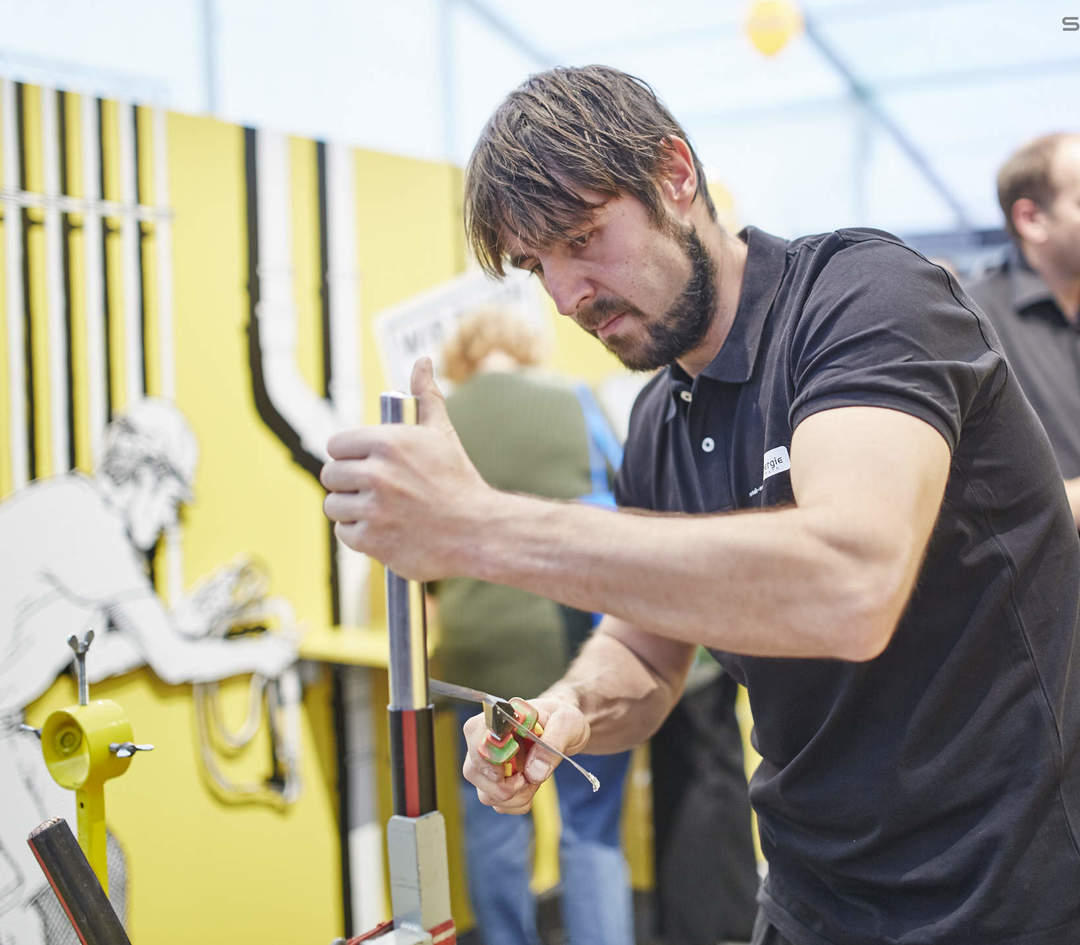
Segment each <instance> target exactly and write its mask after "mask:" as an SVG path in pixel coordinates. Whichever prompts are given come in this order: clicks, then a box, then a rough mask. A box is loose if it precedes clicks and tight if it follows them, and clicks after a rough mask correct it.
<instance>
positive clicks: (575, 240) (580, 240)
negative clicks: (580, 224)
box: [570, 233, 592, 249]
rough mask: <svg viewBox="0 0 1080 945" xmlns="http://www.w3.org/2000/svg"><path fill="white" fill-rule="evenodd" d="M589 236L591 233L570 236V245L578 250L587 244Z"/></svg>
mask: <svg viewBox="0 0 1080 945" xmlns="http://www.w3.org/2000/svg"><path fill="white" fill-rule="evenodd" d="M591 235H592V234H591V233H579V234H578V235H577V236H571V237H570V245H571V246H574V247H576V248H577V249H580V248H581V247H582V246H585V245H587V244H588V242H589V237H590V236H591Z"/></svg>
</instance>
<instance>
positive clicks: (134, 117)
mask: <svg viewBox="0 0 1080 945" xmlns="http://www.w3.org/2000/svg"><path fill="white" fill-rule="evenodd" d="M131 134H132V144H133V145H134V148H133V150H134V160H133V172H134V174H135V203H136V204H137V205H139V204H142V202H143V201H142V187H141V185H140V183H139V165H140V161H141V155H140V152H139V108H138V106H134V105H133V106H132V108H131ZM135 226H136V230H137V232H138V249H137V251H136V257H137V265H136V268H135V278H136V279H138V280H139V285H138V288H137V289H136V296H135V297H136V298H137V299H138V304H139V338H140V341H141V348H142V350H141V353H140V359H141V361H142V365H141V367H142V392H143V393H144V394H145V393H146V392H147V390H149V383H148V381H147V369H148V365H147V353H146V310H147V304H146V267H145V265H144V260H143V252H144V250H145V249H146V243H147V235H148V233H147V228H146V224H144V223H143V221H142V220H139V219H136V220H135Z"/></svg>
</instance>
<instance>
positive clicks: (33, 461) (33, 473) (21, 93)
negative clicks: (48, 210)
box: [12, 82, 37, 479]
mask: <svg viewBox="0 0 1080 945" xmlns="http://www.w3.org/2000/svg"><path fill="white" fill-rule="evenodd" d="M26 95H27V91H26V86H25V85H24V84H23V83H22V82H16V83H15V128H16V135H17V137H18V141H17V147H18V150H19V189H20V190H22V191H25V190H26V184H27V174H26V161H27V134H26ZM20 220H21V224H22V281H23V310H22V317H23V363H24V365H25V367H24V370H25V371H26V443H27V450H26V455H27V459H26V474H27V476H28V477H29V478H30V479H36V478H37V424H36V423H35V420H34V320H33V317H32V312H31V303H30V294H31V293H30V231H31V230H32V229H33V227H34V226H36V223H35V221H34V219H33V217H32V216H31V215H30V208H29V207H23V208H22V211H21V213H20ZM12 315H13V316H14V312H13V313H12Z"/></svg>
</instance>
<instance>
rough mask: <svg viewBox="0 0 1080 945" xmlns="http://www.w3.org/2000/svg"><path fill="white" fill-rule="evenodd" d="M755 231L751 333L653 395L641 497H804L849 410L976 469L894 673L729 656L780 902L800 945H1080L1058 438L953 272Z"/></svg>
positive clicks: (626, 488) (634, 424) (889, 248)
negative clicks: (748, 722)
mask: <svg viewBox="0 0 1080 945" xmlns="http://www.w3.org/2000/svg"><path fill="white" fill-rule="evenodd" d="M743 238H744V239H746V240H747V242H748V245H749V256H748V259H747V266H746V271H745V274H744V276H743V284H742V294H741V297H740V300H739V307H738V311H737V313H736V317H735V321H734V325H733V327H732V330H731V333H730V335H729V337H728V339H727V340H726V342H725V343H724V346H723V348H722V350H721V351H720V353H719V354H718V355H717V356H716V358H715V359H714V360H713V362H712V363H711V364H710V365H709V366H708V367H707V368H706V369H705V370H704V371H703V372H702V374H701V375H700V376H699V377H697V378H695V379H693V380H691V378H690V377H688V376H687V375H686V374H685V373H684V372H683V371H682V370H680V369H679V368H678V367H677V366H673V367H671V368H669V369H667V370H665V371H663V372H661V373H660V374H658V375H657V376H656V377H655V378H654V379H653V380H652V381H651V382H650V383H649V384H648V385H647V386H646V387H645V389H644V390H643V391H642V393H641V395H640V396H639V398H638V400H637V403H636V404H635V406H634V410H633V414H632V417H631V422H630V434H629V439H628V442H627V447H626V453H625V459H624V463H623V467H622V470H621V471H620V474H619V477H618V481H617V485H616V495H617V497H618V500H619V503H620V504H621V505H625V506H633V507H641V508H647V509H655V510H671V511H685V512H715V511H722V510H729V509H757V508H767V507H770V506H777V505H785V504H790V503H791V502H792V501H793V496H792V490H791V480H790V456H789V450H790V447H791V436H792V431H793V430H794V429H795V428H796V427H797V426H798V424H799V423H800V422H801V421H802V420H803V419H804V418H806V417H808V416H810V415H811V414H813V413H815V412H817V411H819V410H827V409H830V408H833V407H843V406H849V405H872V406H878V407H886V408H891V409H895V410H901V411H904V412H905V413H908V414H911V415H913V416H915V417H918V418H919V419H921V420H924V421H925V422H926V423H929V424H930V425H931V426H933V427H934V428H935V429H936V430H937V431H938V432H939V433H940V434H941V435H942V436H943V437H944V438H945V440H946V441H947V442H948V444H949V446H950V448H951V450H952V465H951V471H950V475H949V479H948V483H947V486H946V492H945V498H944V502H943V505H942V509H941V513H940V516H939V519H938V522H937V524H936V525H935V528H934V531H933V534H932V536H931V539H930V543H929V547H928V549H927V552H926V559H925V563H924V565H923V568H922V571H921V573H920V576H919V579H918V583H917V586H916V589H915V592H914V594H913V596H912V598H911V601H910V602H909V604H908V606H907V608H906V610H905V612H904V615H903V617H902V618H901V621H900V623H899V625H898V628H897V630H896V633H895V635H894V637H893V639H892V640H891V642H890V643H889V645H888V646H887V647H886V649H885V651H884V652H883V653H882V654H881V655H880V656H879V657H877V658H876V659H874V660H871V661H868V662H864V663H853V662H845V661H841V660H828V659H820V660H809V659H777V658H760V657H751V656H745V655H737V654H731V653H717V654H716V656H717V658H718V659H719V660H720V661H721V663H722V664H723V665H724V667H725V668H726V669H727V670H728V671H729V672H730V673H731V674H732V675H733V676H734V677H735V678H736V679H738V680H739V681H740V682H742V683H744V684H746V686H747V687H748V689H749V693H750V700H751V706H752V709H753V716H754V736H753V739H754V744H755V747H756V748H757V750H758V751H759V752H760V753H761V755H762V758H763V761H762V762H761V765H760V766H759V767H758V770H757V771H756V773H755V774H754V777H753V779H752V781H751V800H752V801H753V804H754V807H755V808H756V810H757V812H758V814H759V824H760V828H761V838H762V844H763V847H764V850H765V854H766V856H767V858H768V861H769V875H768V878H767V880H766V882H765V884H764V887H763V891H762V894H761V895H762V906H763V908H764V910H765V912H766V914H767V916H768V917H769V918H770V920H771V921H772V922H773V923H774V924H775V925H776V926H777V927H778V928H780V930H781V931H782V932H783V933H784V935H786V936H787V937H788V938H790V939H791V941H792V942H794V943H798V945H824V943H834V945H867V943H885V942H888V943H906V945H907V943H910V945H914V943H944V942H948V943H972V945H984V943H991V942H992V943H995V945H1003V943H1013V945H1020V943H1023V945H1051V943H1053V945H1060V943H1063V942H1076V941H1080V892H1078V890H1080V852H1078V851H1080V848H1078V844H1077V837H1078V833H1077V830H1078V828H1080V770H1078V757H1077V755H1078V752H1077V748H1078V744H1077V743H1078V735H1080V693H1077V692H1075V691H1074V690H1075V688H1076V687H1075V682H1074V684H1073V685H1072V686H1070V684H1069V683H1070V671H1074V672H1073V675H1072V678H1073V680H1074V681H1075V679H1076V672H1075V671H1080V643H1078V641H1080V635H1078V634H1077V621H1078V600H1080V542H1078V541H1077V533H1076V529H1075V528H1074V526H1073V523H1072V517H1071V515H1070V513H1069V510H1068V507H1067V504H1066V501H1065V495H1064V489H1063V486H1062V483H1061V477H1060V475H1059V473H1058V470H1057V466H1056V463H1055V462H1054V457H1053V454H1052V452H1051V449H1050V444H1049V443H1048V442H1047V439H1046V436H1045V434H1044V432H1043V430H1042V428H1041V427H1040V425H1039V424H1038V421H1037V420H1036V418H1035V415H1034V413H1033V412H1032V410H1031V407H1030V405H1029V404H1028V402H1027V401H1026V400H1025V399H1024V397H1023V396H1022V394H1021V393H1020V389H1019V387H1018V385H1017V384H1016V383H1015V381H1014V379H1013V378H1012V375H1011V373H1010V372H1009V370H1008V369H1007V367H1006V364H1005V362H1004V360H1003V358H1002V355H1001V352H1000V348H999V345H998V342H997V340H996V339H995V337H994V334H993V331H992V329H991V328H990V327H989V326H988V324H987V322H986V321H985V319H984V317H983V316H982V315H981V314H980V313H979V312H978V310H977V309H976V307H975V306H974V305H973V303H972V302H971V301H970V299H968V298H967V296H965V295H964V293H963V292H962V291H961V290H960V289H959V287H958V286H957V285H956V283H955V282H954V281H952V280H951V279H950V278H949V276H948V275H947V274H946V273H945V272H944V271H943V270H942V269H941V268H940V267H937V266H934V265H932V264H930V263H929V262H927V261H926V259H924V258H923V257H922V256H921V255H919V254H918V253H916V252H915V251H914V250H912V249H910V248H908V247H907V246H905V245H903V244H902V243H901V242H899V241H898V240H897V239H896V238H895V237H892V236H889V235H888V234H886V233H881V232H877V231H873V230H841V231H838V232H835V233H829V234H824V235H820V236H812V237H806V238H803V239H798V240H794V241H792V242H785V241H783V240H780V239H777V238H775V237H773V236H770V235H768V234H766V233H763V232H761V231H760V230H756V229H753V228H751V229H749V230H747V231H746V232H745V233H744V235H743ZM716 619H717V621H718V622H720V623H723V622H724V621H725V619H727V618H726V616H725V614H724V613H723V612H719V613H717V615H716ZM717 855H718V856H723V851H717Z"/></svg>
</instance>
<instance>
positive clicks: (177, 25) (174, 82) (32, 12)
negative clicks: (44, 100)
mask: <svg viewBox="0 0 1080 945" xmlns="http://www.w3.org/2000/svg"><path fill="white" fill-rule="evenodd" d="M201 11H202V4H201V2H199V0H173V2H169V3H147V2H145V0H96V2H94V3H85V2H76V0H36V2H30V0H0V74H2V75H5V76H10V77H12V78H15V79H19V80H22V81H25V82H30V83H33V84H37V85H44V86H51V87H57V88H64V89H68V90H70V91H73V92H85V93H88V94H93V95H102V96H107V97H112V98H120V99H127V100H137V101H141V102H152V103H154V104H158V105H164V106H168V107H171V108H176V109H180V110H183V111H200V110H202V109H203V107H204V106H205V102H206V84H205V81H204V78H203V74H202V67H203V49H204V47H203V30H202V22H203V21H202V12H201Z"/></svg>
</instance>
